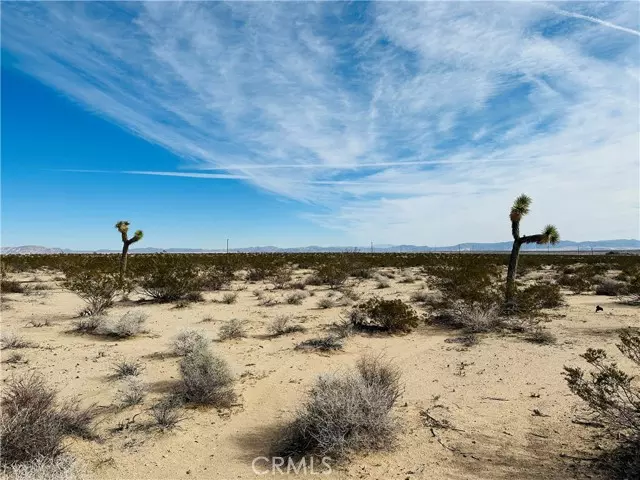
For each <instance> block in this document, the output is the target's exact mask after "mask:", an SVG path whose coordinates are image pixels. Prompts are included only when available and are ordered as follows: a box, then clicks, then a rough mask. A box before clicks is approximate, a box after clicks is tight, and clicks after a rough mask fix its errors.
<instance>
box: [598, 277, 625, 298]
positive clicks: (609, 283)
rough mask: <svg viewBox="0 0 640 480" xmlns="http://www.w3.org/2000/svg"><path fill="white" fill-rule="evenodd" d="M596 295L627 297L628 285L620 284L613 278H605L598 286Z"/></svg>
mask: <svg viewBox="0 0 640 480" xmlns="http://www.w3.org/2000/svg"><path fill="white" fill-rule="evenodd" d="M595 290H596V295H608V296H612V297H614V296H618V295H626V294H627V291H628V285H627V283H626V282H620V281H618V280H613V279H611V278H604V279H602V280H601V281H600V283H598V284H597V285H596V289H595Z"/></svg>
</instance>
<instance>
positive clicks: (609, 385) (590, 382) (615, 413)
mask: <svg viewBox="0 0 640 480" xmlns="http://www.w3.org/2000/svg"><path fill="white" fill-rule="evenodd" d="M617 347H618V349H619V350H620V351H621V352H622V354H623V355H625V356H626V357H627V358H628V359H629V360H631V361H632V362H633V363H635V365H636V366H640V334H638V332H636V331H631V330H629V331H625V332H623V333H622V334H621V335H620V344H618V345H617ZM582 357H583V358H584V359H585V360H586V361H587V363H589V365H591V366H592V367H594V368H595V370H594V371H592V372H591V373H590V374H589V376H586V375H585V372H584V371H583V370H582V369H580V368H577V367H564V370H565V379H566V381H567V383H568V386H569V389H570V390H571V392H573V393H574V394H575V395H577V396H578V397H580V398H581V399H582V400H583V401H584V402H585V403H586V404H587V406H588V407H589V408H590V409H591V410H592V411H593V412H594V413H595V414H596V415H597V417H598V418H599V419H600V421H601V422H602V423H603V424H604V425H605V426H606V427H607V431H608V432H609V433H610V434H611V435H612V439H613V441H614V444H615V447H614V448H613V449H605V451H604V453H603V454H602V456H601V457H600V459H599V460H600V461H599V462H598V467H600V468H601V469H603V470H605V475H606V477H607V478H611V479H614V478H616V479H620V480H622V479H630V478H640V388H639V387H638V384H637V383H636V382H634V378H635V377H634V375H630V374H628V373H626V372H625V371H623V370H621V369H620V368H619V367H618V366H617V365H616V364H615V363H611V362H609V361H608V360H607V354H606V353H605V351H604V350H602V349H593V348H590V349H588V350H587V352H586V353H585V354H583V355H582Z"/></svg>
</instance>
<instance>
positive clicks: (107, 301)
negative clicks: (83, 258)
mask: <svg viewBox="0 0 640 480" xmlns="http://www.w3.org/2000/svg"><path fill="white" fill-rule="evenodd" d="M119 285H120V281H119V277H118V276H117V275H115V274H111V273H104V272H95V271H90V270H82V271H76V272H73V273H72V272H68V273H67V278H66V280H65V281H64V283H63V286H64V288H66V289H68V290H71V291H72V292H73V293H75V294H76V295H78V296H79V297H80V298H82V300H84V301H85V303H86V307H85V309H84V313H85V314H86V315H90V316H95V315H100V314H102V313H103V312H104V311H105V310H107V309H108V308H109V307H111V306H112V305H113V302H114V300H115V298H116V294H117V293H118V290H119Z"/></svg>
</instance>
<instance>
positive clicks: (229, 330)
mask: <svg viewBox="0 0 640 480" xmlns="http://www.w3.org/2000/svg"><path fill="white" fill-rule="evenodd" d="M246 324H247V321H246V320H240V319H238V318H232V319H231V320H229V321H228V322H226V323H225V324H224V325H222V326H221V327H220V332H219V334H218V336H219V337H220V340H231V339H236V338H244V337H246V336H247V329H246Z"/></svg>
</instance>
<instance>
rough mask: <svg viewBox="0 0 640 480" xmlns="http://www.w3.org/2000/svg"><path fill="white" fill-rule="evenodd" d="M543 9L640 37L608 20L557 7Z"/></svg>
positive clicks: (637, 32) (637, 33) (547, 6)
mask: <svg viewBox="0 0 640 480" xmlns="http://www.w3.org/2000/svg"><path fill="white" fill-rule="evenodd" d="M543 8H546V9H548V10H551V11H553V12H555V13H557V14H559V15H564V16H565V17H571V18H580V19H582V20H587V21H588V22H592V23H597V24H599V25H602V26H605V27H609V28H613V29H614V30H620V31H621V32H626V33H630V34H631V35H636V36H637V37H640V31H639V30H634V29H633V28H627V27H623V26H621V25H616V24H615V23H611V22H607V21H606V20H601V19H599V18H596V17H591V16H589V15H582V14H581V13H574V12H568V11H566V10H562V9H561V8H558V7H556V6H555V5H544V6H543Z"/></svg>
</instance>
